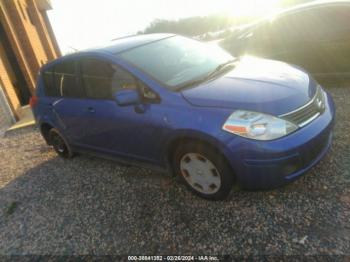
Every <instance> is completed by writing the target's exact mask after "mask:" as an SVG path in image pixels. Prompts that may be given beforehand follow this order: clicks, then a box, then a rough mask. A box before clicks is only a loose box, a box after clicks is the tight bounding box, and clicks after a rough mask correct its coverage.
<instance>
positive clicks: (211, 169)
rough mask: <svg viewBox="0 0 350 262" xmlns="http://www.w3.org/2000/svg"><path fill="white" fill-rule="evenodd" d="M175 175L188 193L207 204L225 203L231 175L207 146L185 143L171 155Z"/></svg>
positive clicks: (213, 150) (228, 167) (227, 168)
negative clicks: (204, 199)
mask: <svg viewBox="0 0 350 262" xmlns="http://www.w3.org/2000/svg"><path fill="white" fill-rule="evenodd" d="M173 165H174V169H175V172H176V173H175V174H177V175H179V176H180V177H181V178H182V180H183V181H184V182H185V184H186V185H187V186H188V187H189V189H190V190H191V191H193V192H194V193H196V194H197V195H199V196H201V197H203V198H206V199H211V200H221V199H225V198H226V197H227V196H228V194H229V193H230V191H231V189H232V186H233V183H234V175H233V172H232V170H231V168H230V166H229V165H228V163H227V162H226V160H225V158H224V157H223V156H222V155H221V154H220V153H219V152H217V150H215V149H213V148H212V147H210V146H207V145H205V144H198V143H188V144H185V145H184V146H181V147H179V148H178V149H177V150H176V151H175V154H174V159H173Z"/></svg>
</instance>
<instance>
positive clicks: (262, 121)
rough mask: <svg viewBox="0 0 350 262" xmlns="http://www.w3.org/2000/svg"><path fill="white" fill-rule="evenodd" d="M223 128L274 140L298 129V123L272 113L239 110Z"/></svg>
mask: <svg viewBox="0 0 350 262" xmlns="http://www.w3.org/2000/svg"><path fill="white" fill-rule="evenodd" d="M222 128H223V130H225V131H227V132H230V133H233V134H236V135H239V136H243V137H247V138H251V139H256V140H273V139H276V138H280V137H283V136H286V135H288V134H290V133H292V132H294V131H295V130H297V129H298V127H297V126H296V125H294V124H293V123H291V122H288V121H286V120H283V119H281V118H278V117H274V116H271V115H267V114H263V113H257V112H250V111H243V110H237V111H235V112H234V113H233V114H232V115H231V116H230V117H229V118H228V119H227V120H226V122H225V124H224V125H223V127H222Z"/></svg>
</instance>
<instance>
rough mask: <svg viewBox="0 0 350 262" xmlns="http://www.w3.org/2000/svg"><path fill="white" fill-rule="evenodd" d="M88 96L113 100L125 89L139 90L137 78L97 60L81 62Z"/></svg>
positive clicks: (88, 59) (89, 59)
mask: <svg viewBox="0 0 350 262" xmlns="http://www.w3.org/2000/svg"><path fill="white" fill-rule="evenodd" d="M81 68H82V79H83V83H84V86H85V91H86V95H87V97H89V98H95V99H112V98H113V94H114V93H115V92H117V91H118V90H120V89H123V88H128V89H130V88H137V82H136V80H135V78H134V77H133V76H132V75H131V74H129V73H128V72H126V71H125V70H123V69H122V68H120V67H119V66H117V65H115V64H112V63H109V62H106V61H102V60H99V59H95V58H87V59H83V60H82V62H81Z"/></svg>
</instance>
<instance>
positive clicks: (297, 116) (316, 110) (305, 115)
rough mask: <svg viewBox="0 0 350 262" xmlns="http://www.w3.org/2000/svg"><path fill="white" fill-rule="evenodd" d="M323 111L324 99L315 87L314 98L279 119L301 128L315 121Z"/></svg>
mask: <svg viewBox="0 0 350 262" xmlns="http://www.w3.org/2000/svg"><path fill="white" fill-rule="evenodd" d="M324 110H325V98H324V93H323V90H322V88H321V87H320V86H318V87H317V90H316V94H315V96H314V97H313V98H312V99H311V101H310V102H308V103H307V104H306V105H304V106H302V107H300V108H298V109H296V110H294V111H292V112H290V113H287V114H284V115H281V116H280V117H281V118H283V119H285V120H288V121H290V122H292V123H294V124H296V125H297V126H299V127H303V126H305V125H307V124H308V123H310V122H311V121H313V120H314V119H316V118H317V117H318V116H319V115H321V114H322V113H323V112H324Z"/></svg>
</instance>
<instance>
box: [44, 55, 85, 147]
mask: <svg viewBox="0 0 350 262" xmlns="http://www.w3.org/2000/svg"><path fill="white" fill-rule="evenodd" d="M77 66H78V63H77V60H75V59H72V60H65V61H63V62H61V63H59V64H57V65H55V66H54V67H53V71H52V81H53V86H54V92H55V95H56V96H58V97H56V99H54V100H52V101H51V103H50V105H49V106H50V107H51V109H52V114H53V115H52V116H53V119H54V121H55V125H56V126H57V127H58V128H59V129H60V131H61V132H63V133H64V135H65V136H66V138H67V139H68V141H69V142H70V143H72V144H75V143H79V141H81V140H82V139H83V137H84V135H85V132H84V128H83V127H84V125H85V123H86V118H85V117H84V115H85V112H86V110H87V108H86V105H85V103H86V102H85V100H84V98H85V93H84V90H83V88H82V86H81V83H80V81H79V77H78V74H77V69H78V68H77Z"/></svg>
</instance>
